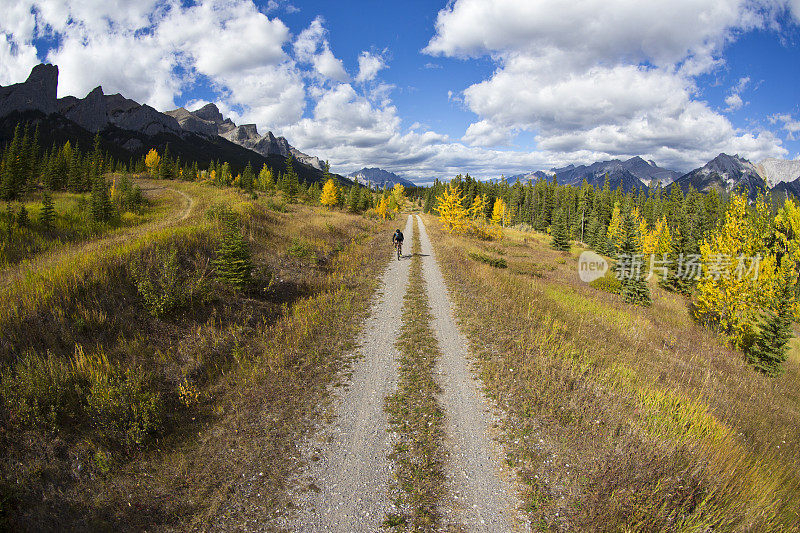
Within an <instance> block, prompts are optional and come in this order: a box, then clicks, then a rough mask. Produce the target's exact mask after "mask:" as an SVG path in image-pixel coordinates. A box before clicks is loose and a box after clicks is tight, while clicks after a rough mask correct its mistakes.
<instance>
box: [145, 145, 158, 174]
mask: <svg viewBox="0 0 800 533" xmlns="http://www.w3.org/2000/svg"><path fill="white" fill-rule="evenodd" d="M144 164H145V165H146V166H147V170H149V171H150V174H151V175H153V176H155V174H156V171H157V170H158V165H160V164H161V156H160V155H158V151H157V150H156V149H155V148H151V149H150V151H149V152H147V155H146V156H144Z"/></svg>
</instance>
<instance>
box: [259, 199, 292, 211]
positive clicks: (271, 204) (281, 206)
mask: <svg viewBox="0 0 800 533" xmlns="http://www.w3.org/2000/svg"><path fill="white" fill-rule="evenodd" d="M264 207H266V208H267V209H271V210H272V211H277V212H278V213H286V212H288V211H289V208H288V207H287V206H286V202H284V201H278V202H276V201H275V200H273V199H272V198H267V199H266V200H265V201H264Z"/></svg>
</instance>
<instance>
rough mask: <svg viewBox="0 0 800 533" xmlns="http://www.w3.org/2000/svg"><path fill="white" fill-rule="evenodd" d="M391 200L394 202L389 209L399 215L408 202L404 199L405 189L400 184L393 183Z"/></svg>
mask: <svg viewBox="0 0 800 533" xmlns="http://www.w3.org/2000/svg"><path fill="white" fill-rule="evenodd" d="M391 198H392V200H394V202H393V205H391V207H392V208H393V209H394V210H395V211H396V212H398V213H399V212H400V211H401V210H402V209H403V208H404V207H405V206H406V203H407V202H408V199H407V198H406V188H405V187H403V185H402V184H400V183H395V184H394V187H392V194H391Z"/></svg>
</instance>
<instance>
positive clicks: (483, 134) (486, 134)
mask: <svg viewBox="0 0 800 533" xmlns="http://www.w3.org/2000/svg"><path fill="white" fill-rule="evenodd" d="M461 140H462V141H464V142H466V143H467V144H469V145H472V146H498V145H507V144H508V143H509V142H510V141H511V132H509V131H508V130H507V129H504V128H501V127H498V126H496V125H494V124H492V123H490V122H488V121H486V120H481V121H480V122H475V123H473V124H470V125H469V127H467V132H466V133H465V134H464V137H463V138H462V139H461Z"/></svg>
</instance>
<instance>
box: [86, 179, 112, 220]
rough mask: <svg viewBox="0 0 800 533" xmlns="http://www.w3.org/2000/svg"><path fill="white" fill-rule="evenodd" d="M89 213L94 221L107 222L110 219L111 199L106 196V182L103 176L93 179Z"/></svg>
mask: <svg viewBox="0 0 800 533" xmlns="http://www.w3.org/2000/svg"><path fill="white" fill-rule="evenodd" d="M89 214H90V216H91V217H92V220H94V221H95V222H108V221H109V220H111V214H112V207H111V200H110V199H109V197H108V184H107V183H106V180H105V178H103V177H100V178H98V179H97V180H95V182H94V185H93V186H92V193H91V198H90V201H89Z"/></svg>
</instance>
